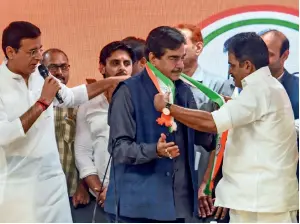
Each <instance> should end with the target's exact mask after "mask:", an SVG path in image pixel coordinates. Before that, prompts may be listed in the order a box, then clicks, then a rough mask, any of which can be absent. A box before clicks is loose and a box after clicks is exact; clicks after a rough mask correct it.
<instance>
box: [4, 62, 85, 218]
mask: <svg viewBox="0 0 300 224" xmlns="http://www.w3.org/2000/svg"><path fill="white" fill-rule="evenodd" d="M43 85H44V79H43V78H42V76H41V75H40V74H39V72H38V71H37V70H36V72H34V73H33V74H32V75H31V76H30V79H29V83H28V88H27V86H26V84H25V81H24V79H23V78H22V77H21V76H20V75H17V74H14V73H12V72H11V71H10V70H9V69H8V68H7V67H6V65H5V63H3V64H2V65H1V67H0V123H1V128H0V136H1V138H0V145H1V161H3V162H6V165H4V164H3V163H1V173H0V175H1V179H0V181H1V182H0V188H1V189H2V192H1V195H0V221H1V222H18V221H22V222H41V221H43V222H53V221H57V222H72V218H71V212H70V206H69V199H68V193H67V186H66V180H65V176H64V173H63V171H62V167H61V164H60V162H59V154H58V150H57V145H56V141H55V135H54V118H53V104H51V105H50V106H49V107H48V109H47V110H46V111H44V112H43V113H42V114H41V116H40V117H39V118H38V120H37V121H36V122H35V123H34V124H33V126H32V127H31V128H30V129H29V131H28V132H27V134H26V135H25V133H24V131H23V127H22V124H21V121H20V119H19V117H20V116H21V115H22V114H23V113H24V112H25V111H27V110H28V109H29V108H30V107H31V106H32V105H33V104H34V103H35V102H36V101H37V100H38V99H39V97H40V96H41V90H42V88H43ZM61 87H62V88H61V91H60V93H61V95H62V98H63V100H64V103H63V104H60V105H58V106H68V107H73V106H76V105H80V104H81V103H84V102H86V101H87V100H88V95H87V90H86V87H85V85H82V86H78V87H76V88H72V89H68V88H67V87H65V86H64V85H61ZM54 104H57V101H56V100H55V101H54Z"/></svg>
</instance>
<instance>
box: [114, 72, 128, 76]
mask: <svg viewBox="0 0 300 224" xmlns="http://www.w3.org/2000/svg"><path fill="white" fill-rule="evenodd" d="M122 75H127V72H126V71H120V72H118V73H117V74H116V76H122Z"/></svg>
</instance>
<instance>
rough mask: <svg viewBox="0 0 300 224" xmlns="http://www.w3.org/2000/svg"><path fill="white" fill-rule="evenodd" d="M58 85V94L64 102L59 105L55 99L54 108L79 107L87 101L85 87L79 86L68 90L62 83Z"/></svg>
mask: <svg viewBox="0 0 300 224" xmlns="http://www.w3.org/2000/svg"><path fill="white" fill-rule="evenodd" d="M60 85H61V89H60V91H59V93H60V95H61V97H62V99H63V101H64V102H63V103H62V104H59V102H58V101H57V99H56V98H55V99H54V101H53V103H54V106H57V107H71V108H72V107H76V106H79V105H81V104H83V103H85V102H87V101H88V100H89V97H88V93H87V89H86V85H80V86H76V87H73V88H68V87H67V86H65V85H64V84H62V83H60Z"/></svg>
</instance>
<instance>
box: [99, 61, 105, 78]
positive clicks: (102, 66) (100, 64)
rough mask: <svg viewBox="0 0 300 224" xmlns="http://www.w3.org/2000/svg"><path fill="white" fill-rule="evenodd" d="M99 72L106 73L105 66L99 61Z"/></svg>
mask: <svg viewBox="0 0 300 224" xmlns="http://www.w3.org/2000/svg"><path fill="white" fill-rule="evenodd" d="M99 72H100V73H101V74H102V75H103V74H105V66H104V65H103V64H102V63H99Z"/></svg>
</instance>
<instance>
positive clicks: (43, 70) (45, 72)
mask: <svg viewBox="0 0 300 224" xmlns="http://www.w3.org/2000/svg"><path fill="white" fill-rule="evenodd" d="M38 70H39V72H40V74H41V76H42V77H43V78H44V79H45V78H46V77H47V76H48V73H49V72H48V69H47V68H46V66H45V65H39V66H38Z"/></svg>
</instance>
